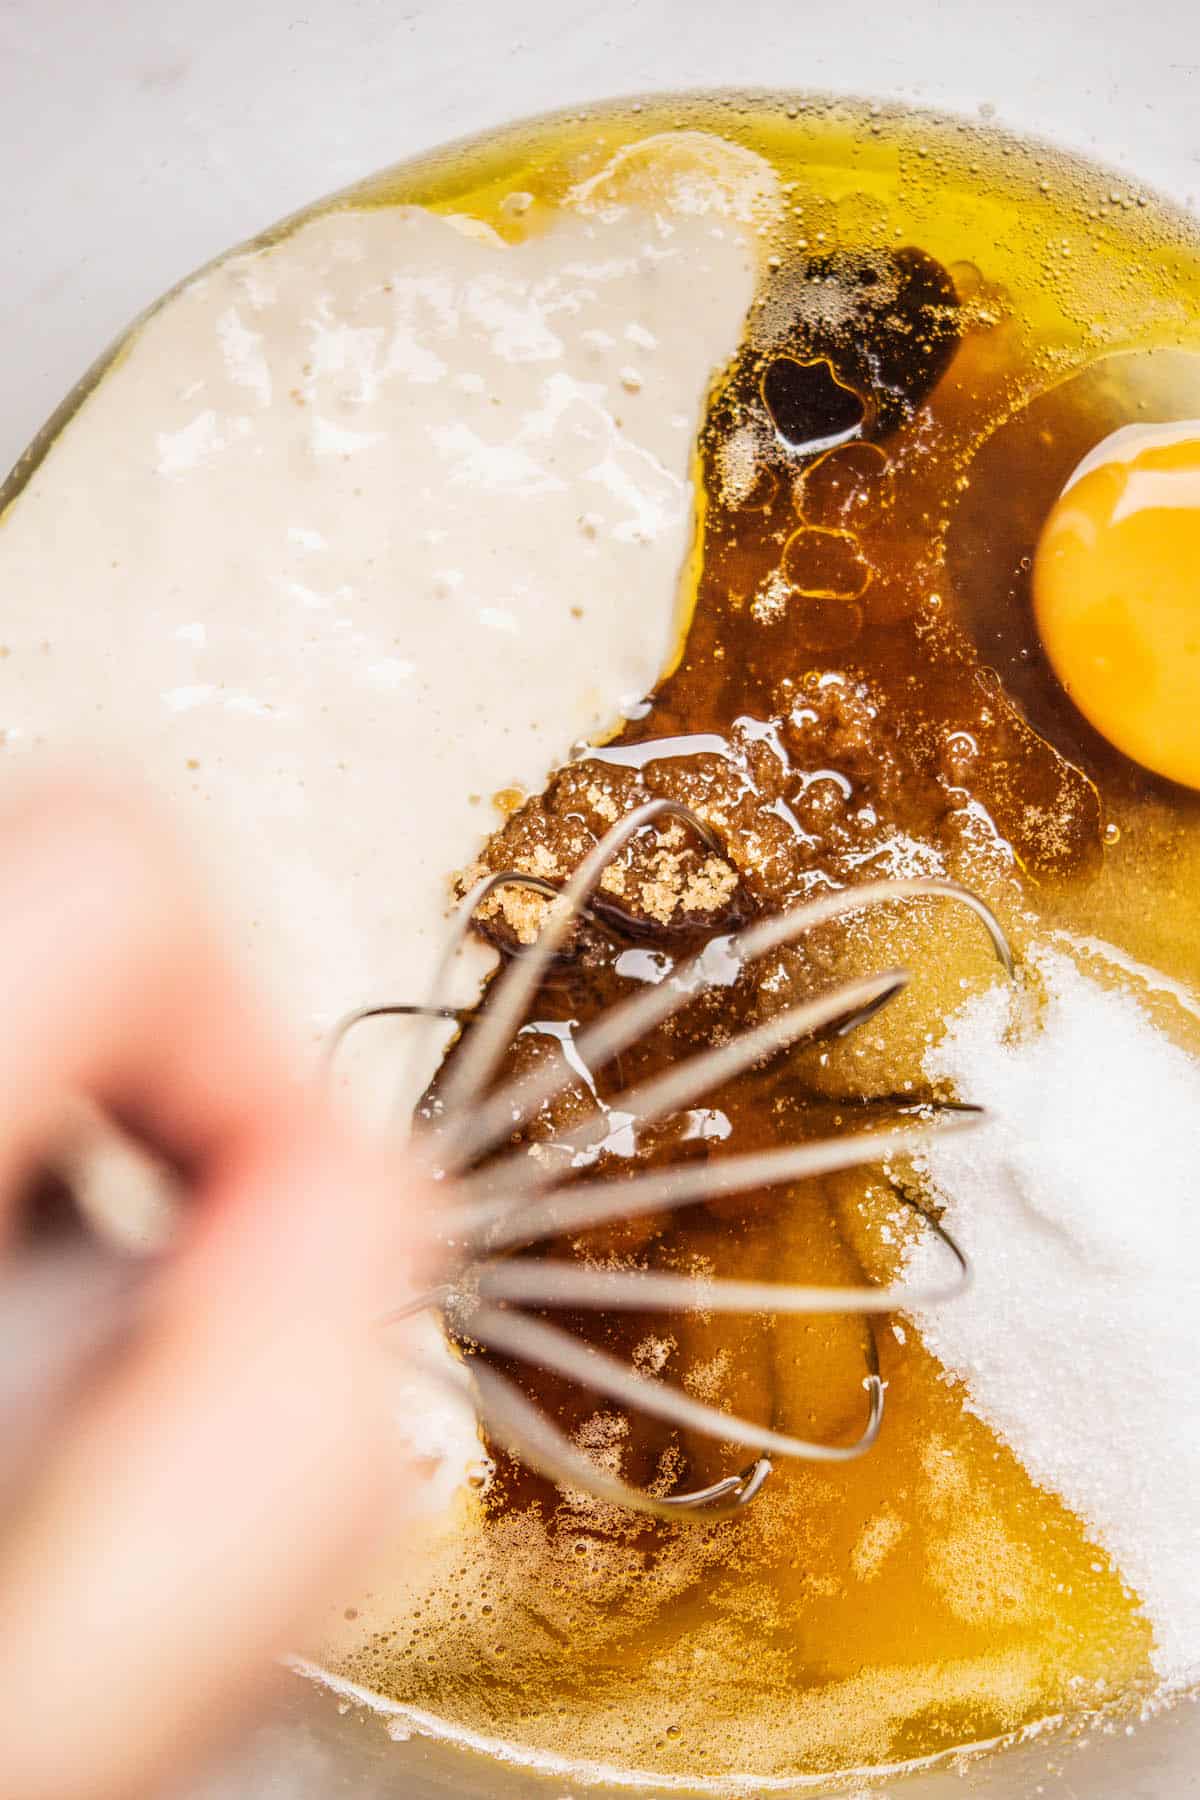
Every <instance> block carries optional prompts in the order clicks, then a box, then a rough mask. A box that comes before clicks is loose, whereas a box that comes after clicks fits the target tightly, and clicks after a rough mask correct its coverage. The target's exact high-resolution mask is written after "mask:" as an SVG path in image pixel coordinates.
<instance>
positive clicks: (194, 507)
mask: <svg viewBox="0 0 1200 1800" xmlns="http://www.w3.org/2000/svg"><path fill="white" fill-rule="evenodd" d="M773 182H774V177H773V176H772V175H771V174H770V172H769V171H768V170H767V168H766V165H765V164H763V163H762V162H761V161H760V160H759V159H758V158H756V157H752V156H750V155H749V153H747V152H744V151H739V150H737V149H735V148H733V147H730V146H724V145H722V144H720V143H719V141H718V140H716V139H711V138H706V137H704V136H702V135H700V134H694V133H681V134H670V135H669V136H668V137H667V138H666V139H664V140H657V141H656V140H649V141H647V142H644V143H643V144H641V145H639V146H637V148H636V149H635V150H634V151H632V152H630V151H626V152H624V153H621V154H619V155H618V156H617V157H616V158H614V160H613V163H612V164H611V165H610V166H609V167H608V168H607V169H606V170H603V171H601V173H600V174H599V175H598V176H596V177H594V178H593V179H592V180H591V181H590V182H588V183H587V184H585V186H584V187H583V188H581V189H580V191H579V193H578V195H577V196H576V200H575V204H574V210H573V211H569V212H567V213H565V214H562V215H560V216H559V217H558V218H556V220H555V221H554V223H553V224H552V226H551V227H550V228H549V229H548V230H547V231H545V232H544V233H543V234H542V235H540V236H531V237H530V238H528V239H527V241H525V242H524V243H522V244H520V245H518V246H515V247H508V246H506V245H505V244H504V243H503V242H502V241H501V240H500V239H499V238H497V237H495V236H494V234H492V233H491V232H490V231H488V230H487V229H486V228H484V227H481V226H479V225H478V224H476V223H474V222H473V221H470V220H466V219H458V220H454V219H447V218H443V217H438V216H435V215H433V214H430V213H428V212H425V211H423V210H421V209H418V208H413V207H404V208H396V207H392V208H380V209H374V210H351V211H337V212H333V213H327V214H324V215H322V216H319V217H316V218H314V219H312V220H311V221H310V222H308V223H306V224H303V225H301V226H300V227H299V228H298V229H296V230H295V231H293V232H292V233H291V234H290V235H288V236H286V237H284V238H283V239H282V241H280V242H278V243H276V244H274V245H273V246H271V247H269V248H266V249H260V250H256V251H252V252H249V253H247V254H242V255H238V256H235V257H234V258H232V259H231V260H229V261H227V262H225V263H224V264H223V265H221V266H220V267H218V268H216V269H213V270H211V271H209V272H207V273H205V274H202V275H201V276H199V277H198V278H197V279H195V280H193V281H192V282H190V283H189V284H188V285H187V286H185V287H184V288H183V289H182V290H181V291H180V292H178V293H176V294H175V295H173V296H172V297H171V298H170V299H169V300H168V301H167V302H166V303H165V305H163V306H162V307H161V309H160V310H159V311H158V312H157V313H155V315H154V316H153V317H151V318H150V319H149V320H148V321H147V322H146V323H144V324H143V325H142V326H141V327H140V328H139V329H138V330H137V331H136V333H135V334H134V336H133V338H132V339H131V341H130V342H129V343H128V344H127V346H126V347H125V348H124V350H123V352H122V353H121V355H120V357H119V359H118V361H117V362H116V364H115V366H114V367H113V368H112V369H111V370H110V371H109V372H108V373H107V374H106V375H105V377H104V379H103V380H102V381H101V383H100V385H99V386H98V388H97V389H96V390H95V391H94V392H93V393H92V394H91V395H90V396H89V398H88V399H87V400H86V401H85V403H84V405H83V406H82V408H81V409H80V411H79V412H78V414H77V415H76V417H75V418H74V419H73V420H72V422H71V423H70V424H69V425H68V426H67V428H66V429H65V430H64V431H63V433H62V434H61V436H60V437H59V438H58V440H57V441H56V442H55V444H54V445H53V447H52V449H51V450H50V452H49V454H48V455H47V456H46V458H45V460H44V461H43V462H42V464H41V466H40V467H39V468H38V469H37V471H36V473H35V474H34V475H33V477H32V479H31V480H30V482H29V483H28V485H27V487H26V488H25V489H24V491H23V492H22V493H21V494H20V495H19V496H18V498H17V499H16V501H15V502H14V504H13V505H12V506H11V508H10V509H9V511H8V512H7V514H6V515H5V517H4V519H3V521H2V522H0V621H2V624H0V736H2V739H3V745H4V749H5V751H6V754H7V756H8V757H9V758H10V759H12V758H15V757H24V756H25V755H27V754H34V753H45V752H53V753H58V754H62V753H64V752H67V751H70V750H83V751H84V752H85V753H87V754H91V753H93V752H94V751H95V750H96V749H97V748H99V749H100V750H102V751H104V750H112V751H119V752H120V753H122V754H123V755H124V756H125V758H126V759H129V758H132V759H133V760H135V761H136V763H137V764H138V765H139V766H140V768H141V771H142V773H143V774H144V776H145V778H146V779H147V780H148V781H149V782H150V783H151V784H152V786H153V787H154V788H155V789H156V790H157V791H158V792H159V794H160V795H162V796H163V798H164V799H165V800H166V802H167V804H168V806H169V808H170V809H171V811H172V813H173V814H174V816H175V818H176V820H177V822H178V827H179V829H180V831H181V832H182V833H183V834H184V835H185V836H186V837H187V838H189V839H191V840H193V842H194V845H195V847H196V850H197V852H198V854H199V857H200V859H201V861H202V863H203V864H204V865H206V867H207V868H208V870H209V871H210V873H211V878H212V880H213V882H214V884H215V885H216V887H217V888H218V890H219V893H220V896H221V898H222V899H223V901H224V904H225V907H226V910H227V912H228V914H229V916H230V918H231V920H232V922H233V926H234V930H235V934H236V941H237V944H238V946H239V947H240V949H241V951H242V953H243V954H244V957H245V958H246V960H247V961H248V962H249V964H250V965H251V967H252V968H253V970H254V971H255V973H256V974H257V975H258V976H259V978H260V979H261V980H262V981H263V983H264V984H265V985H266V986H267V987H268V988H269V989H270V990H272V991H273V993H274V995H275V996H276V998H277V1000H278V1001H279V1002H280V1003H281V1004H282V1006H283V1007H284V1008H285V1009H286V1012H287V1013H288V1014H289V1015H290V1017H291V1018H292V1020H293V1021H294V1024H295V1028H296V1031H297V1033H298V1035H299V1036H300V1037H301V1038H302V1039H303V1040H306V1041H308V1042H309V1043H310V1044H311V1043H314V1042H315V1040H318V1039H319V1038H320V1037H322V1036H323V1034H324V1033H325V1032H326V1031H327V1029H328V1028H329V1026H330V1025H331V1023H332V1022H333V1021H334V1020H335V1019H337V1018H338V1017H340V1016H341V1015H342V1014H343V1013H345V1012H347V1011H348V1010H349V1009H351V1008H353V1007H356V1006H358V1005H361V1004H363V1003H369V1002H380V1001H387V1000H392V999H418V1000H420V999H423V998H425V997H426V996H427V994H428V991H429V987H430V983H431V980H432V976H433V970H434V966H435V963H436V960H437V957H438V954H439V950H440V947H441V944H442V941H443V939H444V936H445V931H446V911H447V903H448V879H449V877H450V875H451V874H452V873H453V872H454V871H455V870H456V869H458V868H460V867H461V866H462V865H463V864H465V863H467V862H469V861H470V860H471V858H472V857H473V855H474V854H475V852H476V850H477V848H478V846H479V844H480V843H481V841H482V839H483V838H484V836H485V835H486V834H487V832H488V831H489V830H490V829H491V828H492V827H493V826H494V825H495V823H496V818H497V815H496V813H495V812H494V809H493V806H492V802H491V796H492V795H493V794H494V793H496V792H497V790H500V789H504V788H509V787H522V788H534V789H536V788H539V787H541V786H542V785H543V783H544V781H545V777H546V774H547V772H548V770H549V769H550V768H551V767H553V765H554V764H555V763H557V762H560V761H561V760H563V758H564V757H565V755H566V754H567V752H568V750H569V748H570V746H571V744H572V742H573V741H574V740H575V739H577V738H580V737H582V736H584V735H586V734H588V733H593V732H595V731H597V730H599V729H603V728H606V727H609V726H611V725H612V723H613V722H614V721H615V719H616V718H617V717H618V715H619V708H620V704H621V702H622V700H623V699H624V698H626V697H628V698H631V699H632V698H636V697H638V696H640V695H641V694H643V693H644V692H645V691H646V689H647V688H648V687H649V686H650V685H651V684H652V682H653V681H654V679H655V677H656V676H657V674H658V673H659V672H660V670H661V668H662V666H663V664H664V661H665V659H666V658H667V656H668V654H669V651H670V649H671V647H672V644H673V639H674V636H675V632H676V623H677V622H676V607H677V588H678V582H679V575H680V569H681V564H682V562H683V558H684V555H685V552H686V549H687V546H688V542H689V534H690V530H691V515H692V496H691V488H690V481H689V465H690V458H691V455H692V448H693V444H694V441H695V435H696V430H697V426H698V423H699V419H700V416H701V412H702V409H703V404H704V399H705V396H706V392H707V388H708V384H709V382H710V380H711V378H712V376H713V374H714V373H715V371H716V369H717V368H718V367H719V366H720V364H721V363H722V362H723V361H724V359H725V358H726V357H727V356H728V355H730V354H731V353H732V351H733V350H734V349H735V348H736V345H737V342H738V339H739V336H740V332H741V327H742V323H743V318H744V315H745V312H746V308H747V305H748V304H749V301H750V298H751V294H752V290H753V283H754V272H755V256H756V249H757V239H756V238H755V236H754V230H753V227H754V226H756V225H758V224H761V223H762V221H763V218H764V216H767V215H769V213H770V211H771V208H772V207H773V206H774V205H775V204H776V200H775V196H774V191H773ZM487 967H488V957H487V956H486V955H485V953H484V952H483V951H482V950H481V949H473V950H471V951H470V952H469V953H468V955H467V957H466V959H465V962H464V964H463V965H461V966H460V970H459V980H460V985H459V990H458V997H459V998H460V999H470V998H473V997H474V993H475V991H476V990H477V986H478V983H479V981H480V980H481V978H482V974H483V972H484V971H485V970H486V968H487ZM368 1036H369V1033H368ZM376 1041H378V1040H376ZM400 1047H402V1046H400ZM397 1048H398V1046H397V1045H395V1044H392V1045H391V1047H390V1048H389V1049H388V1050H387V1053H386V1057H384V1056H381V1057H380V1059H379V1066H376V1067H374V1068H372V1067H368V1070H367V1077H368V1079H370V1080H372V1081H373V1082H374V1085H375V1086H376V1087H377V1088H378V1089H379V1090H380V1093H381V1094H382V1092H384V1091H390V1093H391V1095H392V1097H393V1098H394V1093H395V1085H396V1081H397V1079H398V1077H399V1076H400V1074H401V1072H402V1070H403V1068H404V1066H405V1064H404V1062H403V1061H401V1060H400V1058H399V1056H398V1055H397V1054H396V1051H397ZM433 1048H435V1047H434V1046H431V1051H432V1049H433ZM370 1061H371V1058H370V1057H368V1064H370ZM428 1348H429V1349H430V1350H431V1352H433V1353H436V1351H437V1349H438V1348H439V1346H438V1342H437V1339H436V1334H435V1333H433V1332H430V1334H429V1339H428ZM407 1379H408V1378H407V1377H406V1376H404V1375H403V1374H402V1373H401V1370H400V1368H399V1367H398V1381H403V1380H407ZM398 1414H399V1416H400V1417H401V1418H403V1419H404V1420H405V1422H406V1425H407V1426H408V1427H409V1428H410V1429H412V1430H414V1432H415V1439H416V1444H417V1447H418V1448H419V1449H421V1450H424V1451H428V1452H432V1453H435V1454H438V1453H441V1452H442V1451H447V1452H448V1453H449V1454H448V1456H447V1462H446V1474H447V1476H448V1477H449V1479H450V1483H451V1485H453V1482H454V1480H456V1479H457V1478H458V1476H459V1475H461V1472H462V1469H463V1467H464V1464H465V1462H467V1461H470V1460H472V1459H473V1458H477V1457H478V1454H479V1445H478V1441H477V1438H476V1436H475V1432H474V1429H473V1426H471V1424H470V1422H469V1419H464V1418H463V1417H462V1416H461V1414H460V1415H459V1416H458V1419H457V1422H455V1420H454V1418H452V1417H451V1414H450V1412H449V1411H448V1409H447V1406H446V1404H445V1403H444V1396H443V1395H442V1393H441V1390H440V1389H438V1390H434V1392H433V1394H431V1393H429V1392H428V1391H426V1390H424V1389H421V1390H413V1389H411V1388H407V1389H406V1390H405V1391H404V1392H402V1393H400V1394H399V1395H398ZM443 1491H444V1489H443Z"/></svg>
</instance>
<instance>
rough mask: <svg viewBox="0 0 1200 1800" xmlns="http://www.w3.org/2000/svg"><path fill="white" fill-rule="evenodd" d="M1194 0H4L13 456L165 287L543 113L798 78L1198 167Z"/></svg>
mask: <svg viewBox="0 0 1200 1800" xmlns="http://www.w3.org/2000/svg"><path fill="white" fill-rule="evenodd" d="M1188 12H1189V8H1188V7H1187V6H1186V5H1184V4H1182V3H1181V0H1108V3H1107V4H1103V3H1102V4H1097V3H1096V0H1049V3H1047V0H1042V3H1041V4H1038V5H1031V4H1029V3H1028V0H1012V4H1004V3H1002V0H957V4H956V3H955V0H913V4H912V6H911V7H894V6H888V7H884V6H879V5H876V6H871V5H867V6H863V7H860V8H857V9H856V8H852V7H847V6H844V5H843V6H836V5H834V6H831V5H828V4H821V5H816V4H814V3H813V0H738V3H737V4H736V5H731V4H729V3H728V0H691V3H690V4H689V3H687V0H603V3H601V0H514V3H513V4H511V5H507V6H506V5H504V4H503V3H502V0H432V3H430V0H171V3H170V4H168V5H164V4H163V0H107V4H105V5H103V6H101V5H99V4H93V3H91V0H0V168H2V169H3V181H2V182H0V242H3V244H4V249H5V253H4V258H3V264H4V271H5V273H4V279H3V281H2V282H0V466H3V467H7V466H8V464H9V463H10V462H11V461H12V460H13V459H14V458H15V457H16V455H17V454H18V453H19V451H20V450H21V448H22V447H23V445H24V444H25V442H26V441H27V440H28V438H29V437H30V436H31V435H32V433H33V432H34V431H35V430H36V428H37V427H38V425H39V424H40V423H41V422H42V420H43V419H44V418H45V416H46V415H47V414H48V413H49V412H50V411H51V410H52V409H53V407H54V406H55V405H56V404H57V402H58V400H59V399H60V398H61V397H62V395H63V393H64V392H65V391H66V389H67V388H68V387H69V386H70V385H71V383H72V382H73V380H74V379H75V378H76V377H77V376H78V375H79V374H80V373H81V372H82V370H83V369H84V368H85V367H86V366H87V364H88V363H89V362H90V361H91V360H92V358H93V356H94V355H95V354H96V353H97V352H98V351H99V350H100V349H102V348H103V346H104V345H105V344H106V343H107V342H108V341H109V340H110V339H111V338H112V337H113V336H114V335H115V334H116V333H117V332H118V331H120V329H121V328H122V327H123V326H124V325H125V324H126V323H127V322H128V321H129V319H130V318H131V317H132V316H133V315H134V314H136V313H137V312H138V311H139V310H140V309H141V308H142V307H143V306H144V305H146V304H147V303H148V302H149V301H150V300H152V299H153V298H154V297H155V296H156V295H157V294H158V293H159V292H161V291H162V289H163V288H165V287H167V286H168V285H170V284H171V283H172V282H173V281H175V280H177V279H178V278H179V277H180V276H182V275H184V274H186V273H187V271H188V270H189V269H191V268H193V267H195V266H196V265H197V264H198V263H201V262H203V261H205V260H206V259H207V258H209V257H210V256H212V255H214V254H215V253H217V252H218V251H220V250H221V249H223V248H225V247H226V246H227V245H230V244H232V243H235V242H237V241H238V240H240V239H242V238H244V237H246V236H247V235H249V234H250V233H252V232H254V231H256V230H258V229H259V228H261V227H262V226H264V225H266V224H269V223H270V222H271V221H272V220H273V219H275V218H277V217H279V216H280V215H282V214H285V213H287V212H290V211H292V210H293V209H294V208H296V207H297V206H300V205H301V204H303V203H304V202H306V201H309V200H311V199H313V198H315V197H316V196H318V195H319V194H321V193H323V192H326V191H328V190H330V189H333V188H337V187H341V186H343V185H345V184H346V183H347V182H350V181H352V180H354V179H356V178H357V177H359V176H362V175H365V174H367V173H369V172H370V171H371V170H373V169H376V168H378V167H381V166H382V165H384V164H387V163H389V162H393V161H395V160H397V159H398V158H400V157H402V156H405V155H407V154H409V153H410V152H412V151H415V150H418V149H422V148H425V147H427V146H429V145H432V144H435V143H438V142H439V141H442V140H445V139H447V138H452V137H455V136H458V135H460V134H462V133H465V132H470V131H476V130H481V129H486V128H487V127H488V126H492V125H496V124H499V123H501V122H502V121H504V120H507V119H511V118H513V117H515V116H517V115H520V114H522V113H530V112H537V111H542V110H546V109H548V108H551V107H555V106H559V105H567V104H573V103H577V102H586V101H590V100H595V99H599V98H602V97H604V96H605V95H610V94H619V93H623V92H630V91H635V90H645V89H649V88H669V87H675V88H681V87H696V86H715V85H739V84H745V85H755V84H758V85H764V84H771V85H776V86H778V85H794V86H796V87H810V88H833V89H837V90H841V91H849V92H861V93H871V94H879V95H887V96H895V97H900V98H904V99H909V100H913V101H916V102H923V103H925V104H930V105H938V104H947V105H952V106H954V107H957V108H958V109H960V110H965V111H968V112H974V111H976V110H977V109H978V108H979V107H980V106H981V105H990V106H993V107H994V108H995V112H996V117H997V118H998V119H999V120H1000V121H1001V122H1003V123H1006V124H1010V125H1013V126H1016V127H1018V128H1023V129H1026V130H1035V131H1039V132H1041V133H1042V134H1044V135H1048V136H1053V137H1055V138H1058V139H1060V140H1062V141H1065V142H1069V143H1072V144H1075V145H1077V146H1079V147H1080V148H1082V149H1084V150H1091V151H1092V152H1093V153H1098V154H1101V155H1102V156H1103V157H1104V158H1105V159H1106V160H1108V161H1112V162H1117V163H1120V164H1122V165H1123V166H1125V167H1126V168H1128V169H1129V170H1130V171H1131V172H1132V173H1134V174H1135V175H1137V176H1140V177H1141V178H1142V180H1143V181H1145V182H1148V183H1153V184H1157V185H1159V186H1162V187H1164V188H1167V189H1169V190H1170V191H1172V192H1173V193H1174V194H1175V195H1176V197H1177V198H1179V199H1181V200H1186V199H1188V198H1190V196H1191V195H1192V193H1193V191H1195V192H1196V194H1197V195H1200V127H1198V126H1197V123H1196V118H1197V101H1198V100H1200V72H1198V69H1200V31H1198V30H1197V28H1196V26H1195V24H1194V23H1185V21H1186V20H1187V16H1188Z"/></svg>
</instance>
